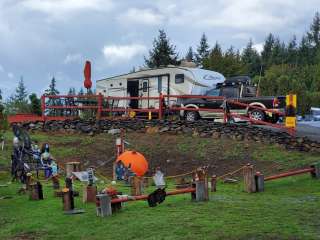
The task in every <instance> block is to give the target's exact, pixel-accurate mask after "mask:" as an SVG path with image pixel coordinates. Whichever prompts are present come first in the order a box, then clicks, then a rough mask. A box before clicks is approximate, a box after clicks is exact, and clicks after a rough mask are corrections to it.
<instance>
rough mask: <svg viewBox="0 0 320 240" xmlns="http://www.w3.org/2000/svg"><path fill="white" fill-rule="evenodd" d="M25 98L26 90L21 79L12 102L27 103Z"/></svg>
mask: <svg viewBox="0 0 320 240" xmlns="http://www.w3.org/2000/svg"><path fill="white" fill-rule="evenodd" d="M27 96H28V93H27V89H26V86H25V85H24V82H23V77H21V78H20V81H19V83H18V87H17V88H16V93H15V95H14V100H15V101H16V102H20V103H27V102H28V99H27Z"/></svg>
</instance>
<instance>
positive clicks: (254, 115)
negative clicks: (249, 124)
mask: <svg viewBox="0 0 320 240" xmlns="http://www.w3.org/2000/svg"><path fill="white" fill-rule="evenodd" d="M250 118H251V119H253V120H258V121H264V120H265V119H266V115H265V114H264V112H263V111H261V110H259V109H254V110H252V111H251V112H250Z"/></svg>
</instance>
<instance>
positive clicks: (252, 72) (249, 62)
mask: <svg viewBox="0 0 320 240" xmlns="http://www.w3.org/2000/svg"><path fill="white" fill-rule="evenodd" d="M241 60H242V62H243V63H244V64H245V65H246V67H247V73H248V75H249V76H251V77H254V76H256V75H260V72H261V68H262V66H261V59H260V56H259V53H258V52H257V50H255V49H254V48H253V42H252V40H251V39H250V41H249V43H248V44H247V46H246V48H245V49H244V50H243V52H242V55H241Z"/></svg>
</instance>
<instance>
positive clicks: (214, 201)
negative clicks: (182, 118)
mask: <svg viewBox="0 0 320 240" xmlns="http://www.w3.org/2000/svg"><path fill="white" fill-rule="evenodd" d="M30 135H31V138H32V139H33V140H36V141H38V142H39V144H41V143H43V142H49V143H50V144H51V146H52V153H53V155H54V156H55V157H56V158H57V159H58V160H59V161H60V160H61V161H62V162H63V161H65V160H70V159H73V158H79V159H81V160H82V159H83V160H87V159H89V160H90V158H92V154H93V153H96V155H98V157H100V156H101V159H102V160H104V161H105V160H106V159H109V158H110V156H112V155H113V154H114V138H115V137H114V136H110V135H106V134H101V135H97V136H94V137H90V136H86V135H77V134H75V135H62V134H45V133H36V134H30ZM6 139H7V144H6V149H5V151H4V152H0V185H1V184H6V183H7V182H8V181H10V177H9V175H8V171H7V170H8V169H9V165H10V154H11V152H12V146H11V139H12V134H11V133H7V134H6ZM127 139H128V141H129V142H131V143H132V145H134V148H136V149H139V151H141V152H142V153H144V154H145V155H146V156H147V157H148V158H155V157H159V156H158V155H160V158H159V159H161V157H163V156H164V155H165V154H167V156H169V157H170V156H171V155H170V154H171V152H170V151H172V152H173V153H174V154H175V156H176V157H177V158H179V157H180V158H181V157H183V156H186V157H188V156H189V155H190V154H194V155H193V156H194V158H197V159H200V161H199V162H201V161H202V160H203V161H205V160H206V159H210V158H213V159H214V157H215V156H217V155H222V156H220V160H219V161H218V162H217V163H216V164H217V165H218V166H219V164H225V165H228V164H229V165H230V169H231V170H232V169H233V170H234V169H237V168H238V167H239V166H240V165H239V164H240V162H239V159H240V158H241V159H244V161H246V159H250V160H252V161H255V163H256V164H259V162H260V161H261V162H262V163H263V164H266V163H267V164H268V163H269V162H270V164H269V165H273V164H276V165H279V166H280V167H277V168H275V169H273V171H275V172H279V171H284V170H286V169H291V168H301V167H303V166H308V165H309V164H310V163H313V162H316V161H320V158H319V155H315V154H311V153H303V152H296V151H291V152H289V151H286V150H285V149H283V148H282V147H281V146H276V145H265V144H261V143H260V144H258V143H254V142H251V143H243V142H238V141H231V140H215V139H211V138H209V139H208V138H193V137H191V136H171V137H170V138H166V136H161V135H152V136H151V135H143V134H142V135H137V134H135V133H131V134H128V135H127ZM149 140H150V141H151V140H153V141H154V142H152V144H146V143H150V142H148V141H149ZM167 141H169V144H170V149H169V150H170V151H169V150H168V149H167V148H166V149H164V146H166V145H167ZM174 143H176V144H174ZM92 148H94V151H93V150H92ZM108 154H109V155H108ZM161 154H162V155H161ZM105 155H107V156H105ZM163 158H164V157H163ZM164 159H166V158H164ZM169 159H174V157H173V158H169ZM189 159H191V160H192V158H189ZM93 160H99V158H97V157H96V158H93ZM188 161H189V160H188ZM244 161H243V162H244ZM237 164H238V165H237ZM263 164H262V165H261V166H265V165H263ZM181 166H182V165H181ZM225 168H226V169H227V168H228V167H227V166H225ZM228 169H229V168H228ZM259 170H261V169H259ZM262 170H263V169H262ZM181 171H182V170H181V169H179V167H178V169H177V172H181ZM107 184H108V182H106V183H104V184H102V183H99V189H100V190H101V189H102V188H104V187H106V185H107ZM20 187H21V185H20V184H18V183H12V184H8V187H0V197H1V196H10V197H11V198H10V199H0V239H1V240H2V239H320V218H319V216H320V207H319V206H320V190H319V189H320V181H317V180H314V179H312V178H311V177H310V176H309V175H308V174H305V175H301V176H296V177H289V178H285V179H280V180H276V181H272V182H267V183H266V186H265V188H266V191H265V192H264V193H254V194H248V193H244V192H243V191H242V190H243V186H242V184H241V183H239V184H223V183H219V184H218V192H216V193H211V194H210V201H209V202H204V203H195V202H191V200H190V194H185V195H179V196H170V197H168V198H167V199H166V201H165V202H164V203H162V204H161V205H159V206H157V207H156V208H149V207H148V205H147V202H145V201H139V202H130V203H126V204H125V206H124V207H123V209H122V210H121V211H120V212H118V213H116V214H114V215H113V216H112V217H107V218H100V217H97V216H96V212H95V205H94V204H83V203H82V201H81V199H82V198H81V196H80V197H78V198H76V208H81V209H85V211H86V213H84V214H81V215H73V216H67V215H64V214H63V211H62V200H61V199H60V198H54V197H53V190H52V188H51V184H50V183H44V193H45V200H43V201H30V200H29V198H28V196H27V195H18V194H17V191H18V189H19V188H20ZM75 187H76V189H77V190H79V191H80V194H82V186H81V184H80V183H76V185H75ZM118 187H119V189H120V190H121V191H123V192H124V193H127V192H128V190H129V189H128V188H126V187H123V186H122V185H121V186H118ZM172 188H173V186H172V183H170V189H172ZM152 190H153V188H152V187H150V188H149V189H147V192H150V191H152Z"/></svg>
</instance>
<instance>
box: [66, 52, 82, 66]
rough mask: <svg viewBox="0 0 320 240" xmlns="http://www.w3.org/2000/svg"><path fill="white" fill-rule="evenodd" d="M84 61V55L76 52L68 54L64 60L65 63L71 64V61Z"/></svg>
mask: <svg viewBox="0 0 320 240" xmlns="http://www.w3.org/2000/svg"><path fill="white" fill-rule="evenodd" d="M82 61H83V57H82V55H81V54H80V53H75V54H68V55H67V56H66V57H65V58H64V60H63V63H64V64H69V63H81V62H82Z"/></svg>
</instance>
